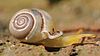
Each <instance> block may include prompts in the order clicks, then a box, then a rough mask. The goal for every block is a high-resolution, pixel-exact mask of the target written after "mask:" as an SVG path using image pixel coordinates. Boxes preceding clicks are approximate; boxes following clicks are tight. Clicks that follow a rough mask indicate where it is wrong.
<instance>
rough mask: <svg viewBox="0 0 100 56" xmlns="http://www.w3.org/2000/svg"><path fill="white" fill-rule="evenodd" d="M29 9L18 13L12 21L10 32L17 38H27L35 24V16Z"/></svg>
mask: <svg viewBox="0 0 100 56" xmlns="http://www.w3.org/2000/svg"><path fill="white" fill-rule="evenodd" d="M29 12H30V11H29V10H27V9H24V10H21V11H19V12H18V13H16V14H15V15H14V16H13V18H12V20H11V21H10V25H9V26H10V27H9V30H10V32H11V33H12V34H13V35H14V36H16V37H17V38H25V37H26V36H27V34H28V33H29V32H30V30H31V29H32V27H33V26H34V18H33V15H32V14H31V13H29Z"/></svg>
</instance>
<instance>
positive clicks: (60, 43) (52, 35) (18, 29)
mask: <svg viewBox="0 0 100 56" xmlns="http://www.w3.org/2000/svg"><path fill="white" fill-rule="evenodd" d="M9 31H10V33H11V34H12V35H13V36H14V37H15V38H17V39H18V40H20V41H22V42H28V43H40V44H43V45H44V46H47V47H65V46H68V45H72V44H75V43H79V42H80V40H81V39H82V38H84V37H90V38H95V37H96V35H95V34H76V35H70V36H67V35H64V34H63V32H62V31H58V30H57V29H56V28H55V26H54V23H53V20H52V18H51V16H50V15H49V14H48V13H47V12H45V11H44V10H41V9H36V8H33V9H22V10H20V11H18V12H17V13H16V14H15V15H14V16H13V17H12V19H11V20H10V23H9Z"/></svg>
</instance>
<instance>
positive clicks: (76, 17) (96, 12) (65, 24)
mask: <svg viewBox="0 0 100 56" xmlns="http://www.w3.org/2000/svg"><path fill="white" fill-rule="evenodd" d="M24 8H39V9H43V10H45V11H47V12H48V13H49V14H50V15H51V16H52V18H53V20H54V22H55V25H56V27H57V29H59V30H69V29H77V28H91V29H100V0H0V32H5V31H7V30H8V25H9V21H10V19H11V18H12V16H13V15H14V14H15V13H16V12H17V11H19V10H21V9H24Z"/></svg>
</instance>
